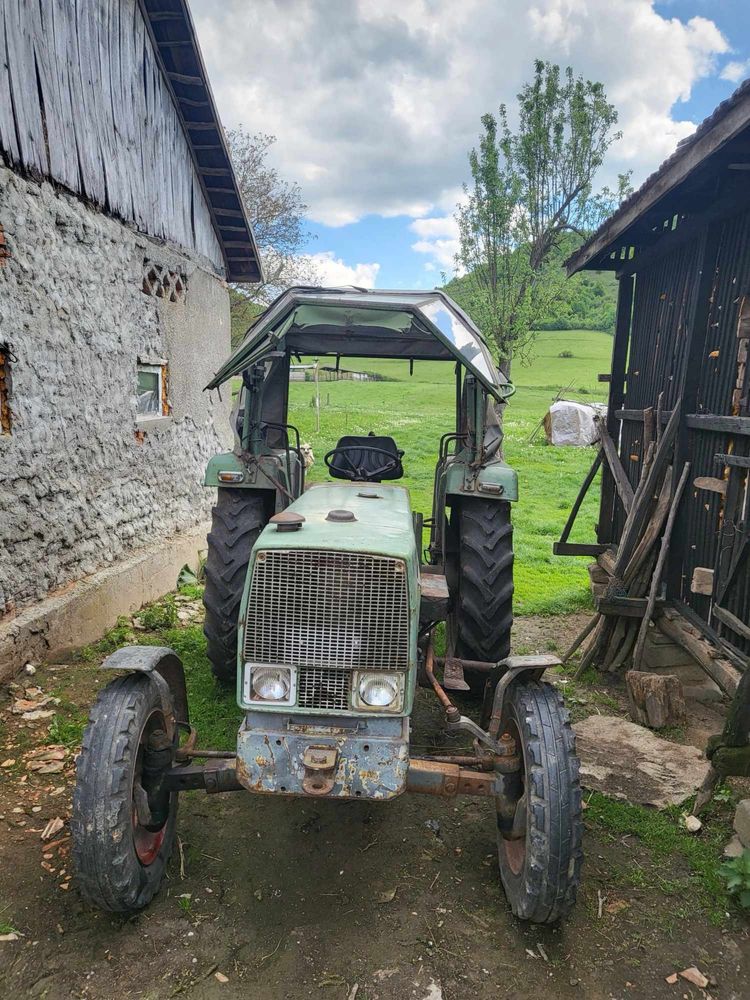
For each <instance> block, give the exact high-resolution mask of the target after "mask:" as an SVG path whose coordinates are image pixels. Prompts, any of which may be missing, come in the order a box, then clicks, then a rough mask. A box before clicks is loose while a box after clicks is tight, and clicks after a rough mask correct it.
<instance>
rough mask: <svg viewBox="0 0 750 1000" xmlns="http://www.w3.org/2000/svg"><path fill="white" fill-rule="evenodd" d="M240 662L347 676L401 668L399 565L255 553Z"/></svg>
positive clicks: (313, 554) (326, 555) (403, 605)
mask: <svg viewBox="0 0 750 1000" xmlns="http://www.w3.org/2000/svg"><path fill="white" fill-rule="evenodd" d="M244 655H245V659H246V660H248V661H251V662H254V663H279V664H289V665H291V666H297V667H304V666H308V667H337V668H343V669H347V670H361V669H365V670H366V669H373V668H375V669H378V668H383V667H386V668H388V669H390V670H394V669H395V670H398V669H403V670H406V669H407V668H408V666H409V601H408V592H407V579H406V567H405V564H404V563H403V562H402V561H401V560H399V559H389V558H386V557H384V556H373V555H366V554H361V553H353V552H318V551H314V550H309V549H286V550H283V549H273V550H270V551H264V552H260V553H258V557H257V559H256V561H255V566H254V569H253V575H252V579H251V582H250V598H249V601H248V610H247V620H246V628H245V648H244Z"/></svg>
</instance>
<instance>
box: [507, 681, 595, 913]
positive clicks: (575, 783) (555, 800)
mask: <svg viewBox="0 0 750 1000" xmlns="http://www.w3.org/2000/svg"><path fill="white" fill-rule="evenodd" d="M503 732H504V733H508V734H509V735H510V736H511V737H512V738H513V739H514V740H515V742H516V747H517V751H518V753H519V754H520V756H521V759H522V767H521V771H520V772H519V773H518V774H515V775H500V776H499V777H500V780H501V781H502V782H503V784H504V790H505V797H504V798H498V800H497V843H498V860H499V863H500V877H501V879H502V883H503V888H504V889H505V895H506V897H507V899H508V902H509V904H510V907H511V909H512V911H513V913H514V914H515V916H517V917H519V918H520V919H522V920H529V921H531V922H532V923H536V924H552V923H555V922H556V921H558V920H560V919H561V918H562V917H566V916H567V915H568V914H569V913H570V911H571V910H572V909H573V905H574V904H575V899H576V892H577V889H578V884H579V882H580V877H581V864H582V862H583V850H582V846H581V844H582V837H583V822H582V806H581V786H580V782H579V778H578V771H579V761H578V757H577V756H576V750H575V735H574V733H573V730H572V728H571V725H570V717H569V715H568V712H567V710H566V709H565V708H564V706H563V700H562V696H561V695H560V693H559V691H557V689H556V688H554V687H553V686H552V685H551V684H547V683H544V682H539V681H532V682H528V683H515V684H512V685H511V687H510V689H509V690H508V692H507V694H506V699H505V706H504V712H503Z"/></svg>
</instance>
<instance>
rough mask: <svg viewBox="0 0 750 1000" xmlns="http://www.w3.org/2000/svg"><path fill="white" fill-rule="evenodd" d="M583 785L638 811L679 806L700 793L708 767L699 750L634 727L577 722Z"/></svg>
mask: <svg viewBox="0 0 750 1000" xmlns="http://www.w3.org/2000/svg"><path fill="white" fill-rule="evenodd" d="M573 728H574V729H575V732H576V741H577V746H578V754H579V756H580V758H581V783H582V784H583V785H584V787H585V788H588V789H591V790H594V791H597V792H603V793H604V794H605V795H610V796H612V797H613V798H619V799H625V800H627V801H628V802H632V803H634V804H636V805H644V806H656V808H657V809H665V808H666V807H667V806H672V805H679V804H680V803H681V802H684V801H685V799H687V798H689V797H690V796H691V795H693V794H695V792H696V791H697V790H698V788H700V786H701V785H702V784H703V782H704V780H705V778H706V775H707V774H708V771H709V763H708V761H707V760H706V759H705V757H704V756H703V753H702V752H701V751H700V750H699V749H698V748H697V747H691V746H682V745H680V744H679V743H672V742H670V741H669V740H665V739H663V738H662V737H660V736H657V735H656V733H652V732H651V731H650V730H648V729H644V728H643V727H642V726H637V725H636V724H635V723H634V722H629V721H628V720H627V719H621V718H619V717H617V716H612V715H592V716H590V717H589V718H588V719H583V720H581V721H580V722H576V723H575V725H574V726H573Z"/></svg>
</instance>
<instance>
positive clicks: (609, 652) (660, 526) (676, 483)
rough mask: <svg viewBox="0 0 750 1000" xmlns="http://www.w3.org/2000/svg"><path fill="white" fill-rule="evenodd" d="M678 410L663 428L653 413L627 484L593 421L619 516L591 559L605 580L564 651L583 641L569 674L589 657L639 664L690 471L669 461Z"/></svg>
mask: <svg viewBox="0 0 750 1000" xmlns="http://www.w3.org/2000/svg"><path fill="white" fill-rule="evenodd" d="M679 410H680V407H679V403H678V404H677V405H676V406H675V407H674V408H673V410H672V414H671V416H670V419H669V421H668V423H667V425H666V427H664V429H663V431H662V428H661V420H660V419H657V420H656V421H655V424H656V427H655V434H654V436H653V439H652V440H651V441H650V442H649V444H648V446H647V448H646V452H645V455H644V461H643V465H642V468H641V475H640V480H639V482H638V486H637V488H636V490H635V492H633V490H632V487H631V486H630V483H629V482H628V481H627V477H626V476H625V473H624V470H623V469H622V466H621V465H620V463H619V457H618V455H617V451H616V448H615V446H614V443H613V442H612V440H611V438H610V437H609V435H608V434H607V429H606V427H605V426H604V423H603V422H602V423H601V424H600V434H601V450H602V452H603V453H604V455H605V457H606V460H607V462H608V464H609V466H610V469H611V470H612V473H613V476H614V479H615V485H616V486H617V489H618V493H619V495H620V498H621V500H622V502H623V505H624V507H625V511H626V520H625V524H624V527H623V530H622V534H621V537H620V541H619V543H618V545H617V548H616V549H615V548H614V547H613V548H611V549H609V550H608V551H607V552H606V553H605V554H604V555H603V556H600V559H599V562H600V565H602V566H603V568H604V569H605V570H606V571H607V574H608V576H609V583H608V584H607V586H606V588H605V590H604V593H603V594H601V595H600V596H599V597H598V598H597V605H596V607H597V610H596V614H595V615H594V616H593V618H592V619H591V621H590V622H589V623H588V624H587V625H586V627H585V628H584V629H583V630H582V631H581V633H580V635H579V636H578V637H577V638H576V640H575V642H574V643H573V645H572V646H571V647H570V649H568V651H567V652H566V654H565V657H564V660H567V659H568V658H569V657H570V656H572V655H573V653H574V652H575V651H576V650H577V649H578V648H579V647H580V646H581V645H582V644H583V643H584V642H587V645H586V647H585V649H584V652H583V655H582V657H581V662H580V665H579V667H578V671H577V676H579V675H580V674H581V673H583V671H584V670H586V668H587V667H588V666H589V665H591V664H594V665H596V666H597V667H598V668H599V669H600V670H606V671H615V670H617V669H618V668H619V667H622V666H625V665H626V664H630V663H632V666H633V667H634V668H635V669H636V670H637V669H639V668H640V666H641V661H642V658H643V648H644V644H645V641H646V635H647V632H648V627H649V622H650V621H651V619H652V617H653V614H654V610H655V608H656V604H657V601H658V598H659V593H660V590H661V583H662V576H663V573H664V567H665V564H666V558H667V553H668V551H669V542H670V538H671V534H672V528H673V526H674V522H675V518H676V515H677V511H678V508H679V505H680V500H681V498H682V494H683V491H684V489H685V485H686V483H687V480H688V476H689V473H690V463H685V465H684V466H683V468H682V470H681V471H680V474H679V477H676V476H675V474H674V469H673V462H674V445H675V438H676V434H677V427H678V422H679Z"/></svg>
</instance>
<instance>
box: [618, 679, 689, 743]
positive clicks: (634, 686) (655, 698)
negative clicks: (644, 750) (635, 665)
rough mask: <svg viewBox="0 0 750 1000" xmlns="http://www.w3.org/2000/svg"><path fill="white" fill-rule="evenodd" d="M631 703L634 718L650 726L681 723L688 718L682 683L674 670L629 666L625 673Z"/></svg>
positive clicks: (658, 727)
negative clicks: (656, 671) (660, 671)
mask: <svg viewBox="0 0 750 1000" xmlns="http://www.w3.org/2000/svg"><path fill="white" fill-rule="evenodd" d="M625 684H626V686H627V689H628V704H629V708H630V717H631V719H632V720H633V722H638V723H640V724H641V725H642V726H648V727H649V728H650V729H664V727H665V726H678V725H680V724H681V723H683V722H685V719H686V718H687V708H686V707H685V699H684V697H683V693H682V684H681V683H680V681H679V679H678V678H677V677H675V676H674V674H649V673H646V672H645V671H642V670H628V672H627V673H626V674H625Z"/></svg>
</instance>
